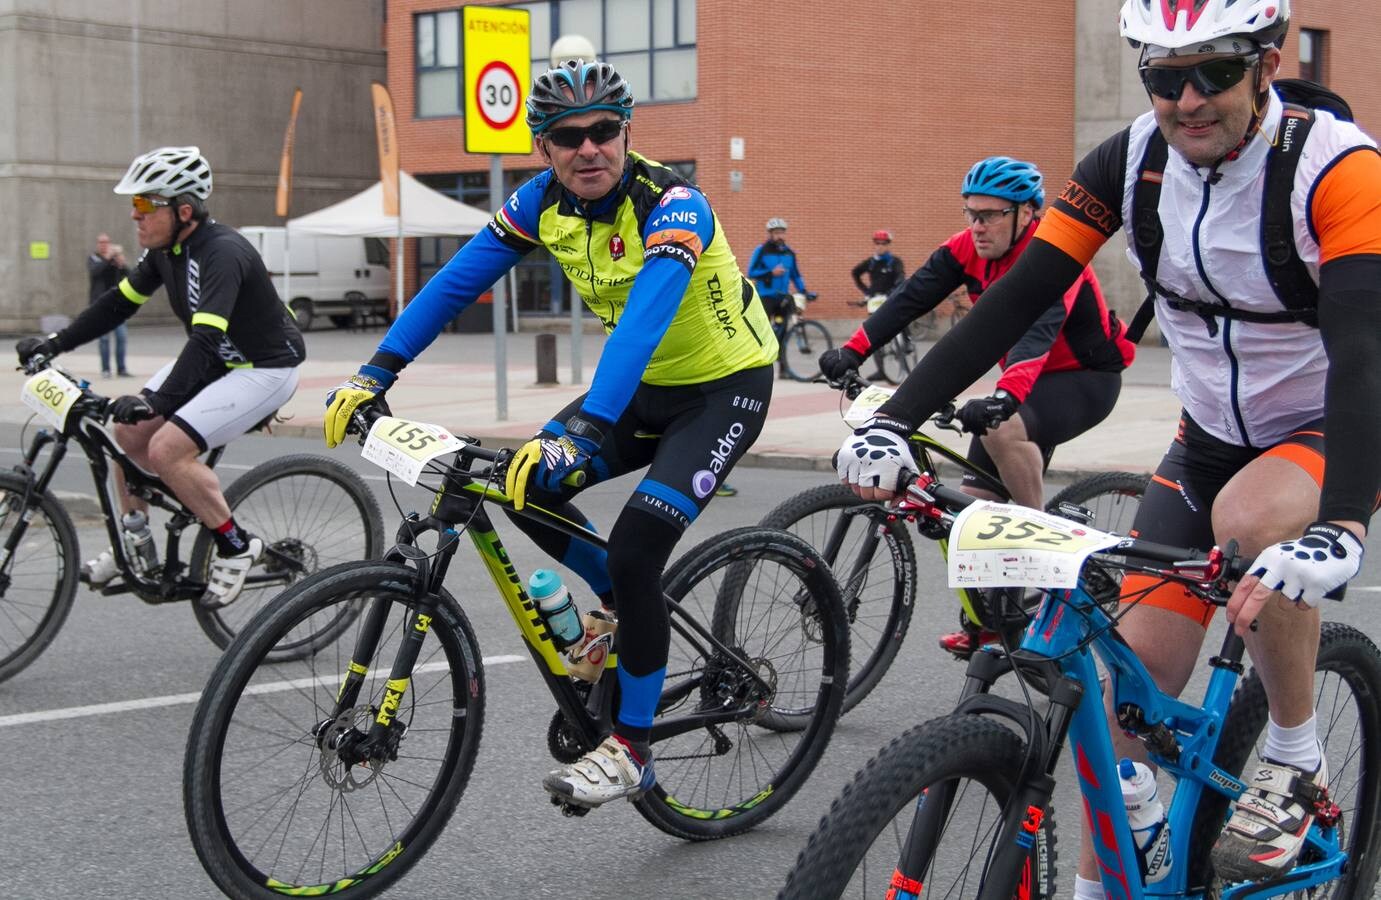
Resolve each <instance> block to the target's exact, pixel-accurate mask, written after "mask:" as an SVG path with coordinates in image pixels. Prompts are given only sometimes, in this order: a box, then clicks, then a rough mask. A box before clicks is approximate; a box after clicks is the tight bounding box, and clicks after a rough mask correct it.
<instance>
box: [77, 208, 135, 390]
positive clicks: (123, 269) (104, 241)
mask: <svg viewBox="0 0 1381 900" xmlns="http://www.w3.org/2000/svg"><path fill="white" fill-rule="evenodd" d="M86 271H87V274H88V275H90V276H91V298H90V299H91V302H93V303H94V302H95V301H96V298H97V297H99V296H101V295H102V294H104V293H105V292H106V291H108V290H110V289H111V288H113V287H115V286H116V285H117V284H119V283H120V279H121V278H124V277H125V276H126V275H128V274H129V267H128V266H127V265H125V254H124V250H123V249H122V248H121V247H120V245H119V244H112V243H111V242H110V235H108V234H98V235H96V252H95V253H93V254H91V255H90V256H88V257H87V258H86ZM114 334H115V371H116V372H117V373H118V374H119V376H120V377H121V378H128V377H129V369H127V368H126V367H125V344H126V336H127V334H128V329H127V328H126V326H125V323H124V322H121V323H120V324H119V325H118V326H116V328H115V331H114ZM98 344H99V346H100V348H101V377H102V378H109V377H110V335H109V334H103V335H101V337H100V340H99V342H98Z"/></svg>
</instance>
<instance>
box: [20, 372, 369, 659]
mask: <svg viewBox="0 0 1381 900" xmlns="http://www.w3.org/2000/svg"><path fill="white" fill-rule="evenodd" d="M25 371H26V372H28V373H29V375H30V378H29V379H28V381H26V382H25V385H24V388H23V393H22V397H23V399H24V402H25V404H26V405H28V406H30V407H32V408H34V409H35V411H36V412H37V413H38V414H39V415H40V416H42V417H43V418H44V419H45V420H46V421H47V422H48V423H49V427H46V428H40V429H38V430H37V431H35V433H34V435H33V437H32V438H31V439H30V441H29V444H28V447H27V448H26V449H25V451H24V461H23V462H22V463H21V464H19V465H17V466H15V467H14V468H13V469H12V470H10V471H5V472H0V681H3V680H5V679H7V678H10V677H11V676H13V675H14V674H16V673H17V672H19V671H20V670H22V669H23V668H24V667H25V666H27V665H29V664H30V663H31V662H33V661H34V659H35V658H37V657H38V655H39V654H40V653H42V652H43V650H44V648H46V647H47V646H48V645H49V644H50V643H51V642H52V640H53V638H54V637H56V636H57V633H58V630H59V629H60V628H61V627H62V624H63V622H64V621H66V619H67V614H68V612H69V611H70V610H71V608H72V601H73V598H74V597H75V596H76V593H77V584H78V568H79V566H80V561H81V552H80V549H79V547H78V545H77V529H76V526H74V525H73V524H72V519H71V517H70V516H69V515H68V514H67V510H66V509H64V508H63V506H62V503H61V502H60V501H59V500H58V499H57V498H56V497H55V496H54V495H53V494H52V492H51V490H50V487H51V486H52V483H53V479H54V477H55V476H56V474H57V471H58V466H59V465H61V463H62V460H63V459H64V457H66V455H67V451H68V449H69V447H70V445H72V444H76V446H77V447H78V448H79V449H80V450H81V451H82V453H84V454H85V455H86V458H87V462H88V463H89V465H90V467H91V476H92V478H93V480H94V481H95V485H96V496H97V498H98V500H99V502H100V506H101V514H102V516H103V518H104V520H105V526H106V532H107V533H108V534H109V536H110V547H111V553H112V555H113V556H114V559H115V563H116V565H117V567H118V569H119V574H118V575H116V576H115V577H114V578H113V579H112V580H111V581H109V582H107V583H106V584H105V585H104V586H102V587H100V588H98V590H99V592H100V593H101V594H102V595H103V596H112V595H116V594H125V593H131V594H134V595H135V596H136V597H138V598H139V599H140V600H143V601H144V602H145V603H172V602H178V601H184V600H187V601H191V603H192V612H193V614H194V615H195V616H196V619H197V623H198V624H199V625H200V626H201V628H202V630H203V631H205V632H206V635H207V637H209V638H210V639H211V640H212V641H214V642H215V643H216V645H217V646H219V647H225V646H227V645H229V644H230V641H231V639H232V638H234V637H235V634H236V633H237V632H238V631H239V629H240V627H241V625H242V624H243V623H244V622H245V621H247V620H248V619H249V618H250V617H251V616H252V615H253V614H254V613H255V612H256V611H257V610H258V609H260V608H261V607H262V606H263V605H264V604H266V603H267V602H268V601H269V600H270V599H272V598H273V597H275V596H276V595H277V594H278V593H279V591H281V590H282V589H283V588H285V587H287V586H288V585H290V584H293V583H294V582H296V581H299V580H301V579H302V578H304V577H306V576H307V575H310V574H311V573H313V572H316V571H318V570H319V569H322V568H325V567H326V566H329V565H333V564H334V563H336V562H339V561H341V560H342V559H358V558H360V557H371V556H378V555H379V554H380V553H381V552H382V549H383V525H382V522H381V519H380V515H379V507H378V504H377V503H375V502H374V495H373V493H372V492H371V491H370V489H369V486H368V485H366V484H365V483H364V481H363V479H361V478H360V476H359V475H358V474H357V473H355V472H354V471H353V470H351V469H349V468H347V467H346V466H343V465H341V464H340V463H338V462H336V461H334V460H331V459H327V458H326V457H323V456H311V455H294V456H282V457H279V458H277V459H274V460H270V461H269V462H266V463H263V464H261V465H258V466H255V467H254V468H253V469H251V470H249V471H248V472H246V473H245V474H244V475H242V476H240V477H239V478H238V479H236V480H235V481H234V482H233V483H232V484H231V485H230V486H229V487H228V488H227V489H226V491H225V499H226V502H227V503H228V504H229V505H230V508H231V509H232V510H233V511H234V513H235V518H236V520H237V521H238V522H239V523H240V524H241V525H243V526H244V527H245V528H246V529H248V530H249V531H251V532H253V533H254V534H256V535H258V536H259V537H261V538H263V540H264V555H263V556H262V557H261V559H260V561H259V563H258V564H257V565H255V567H254V568H253V569H251V570H250V573H249V576H248V577H247V578H246V579H245V586H244V589H243V590H242V591H241V592H240V596H239V597H238V598H237V599H236V600H235V601H234V602H233V603H231V604H230V605H229V606H224V607H220V608H213V607H211V606H207V605H203V604H202V603H201V598H202V595H203V594H204V593H205V591H206V578H207V573H208V572H209V571H210V568H211V563H212V561H213V560H214V558H215V555H216V548H215V543H214V542H213V540H212V538H211V533H210V532H209V531H207V530H206V529H205V528H203V527H201V525H200V523H198V522H197V519H196V516H194V515H192V513H191V512H189V511H188V510H187V508H186V507H185V506H183V505H182V503H180V502H179V501H178V500H177V498H176V497H174V496H173V493H172V492H171V491H170V490H169V489H168V487H167V486H166V485H164V484H163V483H162V482H161V481H160V480H159V479H158V478H156V477H154V476H153V475H150V474H149V473H147V472H145V471H143V470H142V469H140V468H139V467H138V466H137V465H135V464H134V462H133V461H132V460H131V459H130V458H129V457H128V456H126V455H125V454H124V451H122V450H121V449H120V447H119V445H118V444H116V443H115V439H114V438H113V437H112V436H111V433H110V432H109V431H108V430H107V428H106V423H107V420H108V417H109V412H108V407H109V403H110V401H109V400H108V399H107V398H105V397H102V396H100V395H98V394H96V393H95V392H94V391H92V390H91V388H90V386H89V384H88V383H87V382H86V381H83V380H81V379H78V378H76V377H75V376H72V375H71V374H70V373H68V372H65V371H64V370H63V369H61V368H60V367H58V366H56V365H53V364H51V363H50V362H49V361H48V360H45V359H44V358H42V357H41V356H36V357H34V358H33V359H31V360H30V361H29V364H28V365H27V366H26V367H25ZM45 451H47V454H46V457H45V456H44V453H45ZM224 452H225V448H224V447H217V448H215V449H213V450H211V451H210V453H209V454H207V457H206V463H207V465H209V466H213V467H214V466H215V464H216V463H217V462H218V461H219V460H220V458H221V456H222V455H223V454H224ZM40 457H44V458H43V460H42V462H41V463H40ZM112 464H114V465H116V466H119V468H120V470H121V471H122V472H123V473H124V476H125V483H126V485H128V489H129V491H130V493H131V494H133V495H134V496H137V497H141V498H143V499H144V500H145V501H147V502H148V503H149V505H150V506H151V507H153V508H156V509H159V510H163V511H164V512H166V513H168V514H169V515H170V516H171V518H169V519H168V521H167V523H166V529H167V541H166V543H165V545H164V549H163V552H162V554H161V557H162V558H161V562H160V563H159V564H158V566H157V567H156V568H154V569H153V570H151V571H146V570H145V569H144V567H143V566H142V564H141V563H140V562H139V561H137V557H136V556H134V555H133V554H132V553H131V552H130V549H129V548H128V547H127V546H126V543H125V541H124V539H123V536H122V529H121V527H120V524H119V523H120V513H119V511H118V507H117V505H116V503H115V501H114V499H113V498H112V487H111V478H110V474H111V465H112ZM188 527H192V528H193V529H194V531H193V534H194V537H193V539H192V547H191V555H190V557H189V559H188V560H187V561H184V560H183V558H182V556H181V552H182V542H181V538H182V534H183V532H184V531H185V530H186V529H187V528H188ZM309 646H310V644H298V645H294V644H291V643H284V644H282V645H281V646H279V647H278V648H277V649H276V651H275V652H276V654H277V655H278V656H290V655H292V654H294V653H297V652H303V651H305V649H306V648H307V647H309Z"/></svg>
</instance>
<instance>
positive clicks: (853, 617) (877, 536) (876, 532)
mask: <svg viewBox="0 0 1381 900" xmlns="http://www.w3.org/2000/svg"><path fill="white" fill-rule="evenodd" d="M758 524H760V525H762V526H763V527H765V528H781V529H785V530H786V531H790V532H792V533H793V534H795V535H798V536H799V537H801V538H802V539H803V540H805V542H806V543H807V544H810V545H811V546H812V547H814V548H815V549H816V550H818V551H819V552H820V553H821V555H822V556H824V558H825V562H827V563H829V565H830V569H831V570H832V571H833V572H834V575H835V578H836V579H837V580H838V581H839V587H840V592H841V593H842V594H843V602H844V611H845V613H846V614H847V615H848V618H849V659H850V665H849V687H848V690H847V692H846V693H845V694H844V712H848V711H849V710H851V709H853V708H854V707H855V706H857V705H858V704H859V702H860V701H861V700H862V699H863V698H864V697H866V696H868V693H869V692H870V691H872V689H873V688H874V687H876V686H877V683H878V682H879V681H881V680H882V676H883V675H885V674H886V673H887V669H888V668H889V667H890V666H891V665H892V660H893V659H895V658H896V655H897V651H898V650H900V649H901V643H902V639H903V638H905V637H906V631H907V629H908V628H910V627H911V614H912V612H913V611H914V609H915V606H916V581H917V574H916V549H915V546H914V545H913V544H912V541H911V535H910V533H909V532H908V531H907V529H906V523H905V521H902V520H889V518H888V514H887V512H886V510H885V509H884V508H883V507H882V506H881V504H876V503H869V502H868V501H866V500H863V499H862V498H860V497H859V496H858V495H857V494H855V493H854V492H853V491H852V490H850V489H849V488H848V486H847V485H843V484H837V483H836V484H826V485H821V486H820V487H815V488H810V489H808V490H805V491H802V492H801V493H799V494H797V495H796V496H794V497H788V498H787V499H786V500H784V501H783V502H782V503H781V504H780V505H778V506H777V507H776V508H775V509H773V510H772V511H771V512H769V513H768V514H767V515H766V516H763V519H762V521H761V522H760V523H758Z"/></svg>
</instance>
